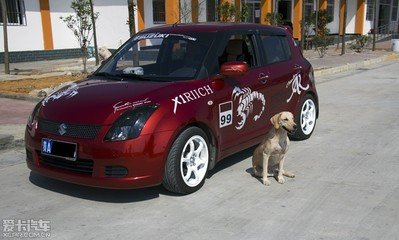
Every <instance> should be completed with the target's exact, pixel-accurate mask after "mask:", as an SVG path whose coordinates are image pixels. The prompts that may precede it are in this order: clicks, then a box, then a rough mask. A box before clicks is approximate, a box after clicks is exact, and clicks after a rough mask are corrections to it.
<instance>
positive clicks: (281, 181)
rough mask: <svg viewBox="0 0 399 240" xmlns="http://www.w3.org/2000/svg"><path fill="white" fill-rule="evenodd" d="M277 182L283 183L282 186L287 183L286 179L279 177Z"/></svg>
mask: <svg viewBox="0 0 399 240" xmlns="http://www.w3.org/2000/svg"><path fill="white" fill-rule="evenodd" d="M277 181H278V182H279V183H281V184H283V183H285V179H284V178H283V177H282V176H281V177H280V176H278V177H277Z"/></svg>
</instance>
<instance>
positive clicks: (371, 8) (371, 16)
mask: <svg viewBox="0 0 399 240" xmlns="http://www.w3.org/2000/svg"><path fill="white" fill-rule="evenodd" d="M373 19H374V5H373V0H367V12H366V20H367V21H373Z"/></svg>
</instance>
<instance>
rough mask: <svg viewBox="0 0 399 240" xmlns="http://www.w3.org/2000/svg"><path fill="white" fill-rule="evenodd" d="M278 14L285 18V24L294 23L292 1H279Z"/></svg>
mask: <svg viewBox="0 0 399 240" xmlns="http://www.w3.org/2000/svg"><path fill="white" fill-rule="evenodd" d="M278 13H280V14H281V15H282V16H283V22H284V23H286V22H292V20H291V19H292V0H281V1H278Z"/></svg>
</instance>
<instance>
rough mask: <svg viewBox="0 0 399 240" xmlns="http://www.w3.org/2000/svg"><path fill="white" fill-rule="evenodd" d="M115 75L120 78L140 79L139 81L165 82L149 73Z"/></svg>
mask: <svg viewBox="0 0 399 240" xmlns="http://www.w3.org/2000/svg"><path fill="white" fill-rule="evenodd" d="M116 76H118V77H121V78H125V77H126V78H128V79H132V80H141V81H153V82H165V80H163V79H161V78H159V77H157V76H151V75H139V74H134V73H124V74H117V75H116Z"/></svg>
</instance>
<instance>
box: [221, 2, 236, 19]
mask: <svg viewBox="0 0 399 240" xmlns="http://www.w3.org/2000/svg"><path fill="white" fill-rule="evenodd" d="M218 13H219V21H221V22H230V21H232V20H233V17H234V15H235V7H234V4H230V3H229V2H224V3H222V4H220V5H219V6H218Z"/></svg>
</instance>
